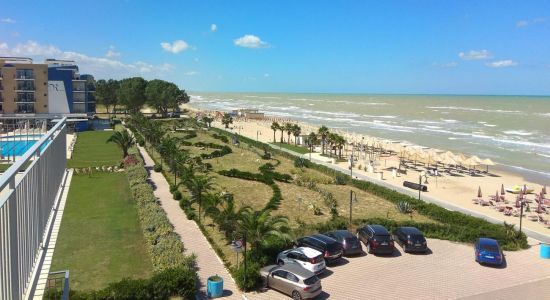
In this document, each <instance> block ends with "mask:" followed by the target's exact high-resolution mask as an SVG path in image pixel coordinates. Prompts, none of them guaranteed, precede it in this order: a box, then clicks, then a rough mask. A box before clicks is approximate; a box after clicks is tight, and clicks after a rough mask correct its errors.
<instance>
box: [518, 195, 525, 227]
mask: <svg viewBox="0 0 550 300" xmlns="http://www.w3.org/2000/svg"><path fill="white" fill-rule="evenodd" d="M518 197H519V207H520V209H519V232H520V233H521V225H522V224H521V223H522V222H521V221H522V220H523V205H524V204H525V203H524V201H523V199H524V198H523V191H521V192H519V196H518Z"/></svg>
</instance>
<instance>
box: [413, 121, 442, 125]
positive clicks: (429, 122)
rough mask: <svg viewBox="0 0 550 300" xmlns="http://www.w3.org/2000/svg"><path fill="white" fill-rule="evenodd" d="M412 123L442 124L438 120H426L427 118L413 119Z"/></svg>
mask: <svg viewBox="0 0 550 300" xmlns="http://www.w3.org/2000/svg"><path fill="white" fill-rule="evenodd" d="M409 122H410V123H420V124H441V122H438V121H426V120H411V121H409Z"/></svg>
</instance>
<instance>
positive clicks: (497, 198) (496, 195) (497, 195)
mask: <svg viewBox="0 0 550 300" xmlns="http://www.w3.org/2000/svg"><path fill="white" fill-rule="evenodd" d="M495 201H496V202H499V201H500V195H499V194H498V190H497V193H496V194H495Z"/></svg>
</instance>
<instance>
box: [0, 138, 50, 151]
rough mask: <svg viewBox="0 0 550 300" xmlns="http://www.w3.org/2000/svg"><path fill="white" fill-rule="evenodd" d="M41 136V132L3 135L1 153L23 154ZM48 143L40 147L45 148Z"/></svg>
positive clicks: (0, 140) (0, 145)
mask: <svg viewBox="0 0 550 300" xmlns="http://www.w3.org/2000/svg"><path fill="white" fill-rule="evenodd" d="M41 137H42V135H40V134H34V135H15V136H6V137H1V138H0V154H1V155H2V156H3V157H13V156H21V155H23V154H24V153H25V152H27V150H29V149H30V148H31V147H32V146H33V145H34V144H35V143H36V142H37V141H38V140H39V139H40V138H41ZM47 144H48V143H45V144H44V145H42V147H40V148H41V149H44V147H45V146H46V145H47Z"/></svg>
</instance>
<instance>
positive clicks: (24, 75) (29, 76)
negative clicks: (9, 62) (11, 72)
mask: <svg viewBox="0 0 550 300" xmlns="http://www.w3.org/2000/svg"><path fill="white" fill-rule="evenodd" d="M14 78H15V80H34V73H33V71H32V70H16V71H15V77H14Z"/></svg>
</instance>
